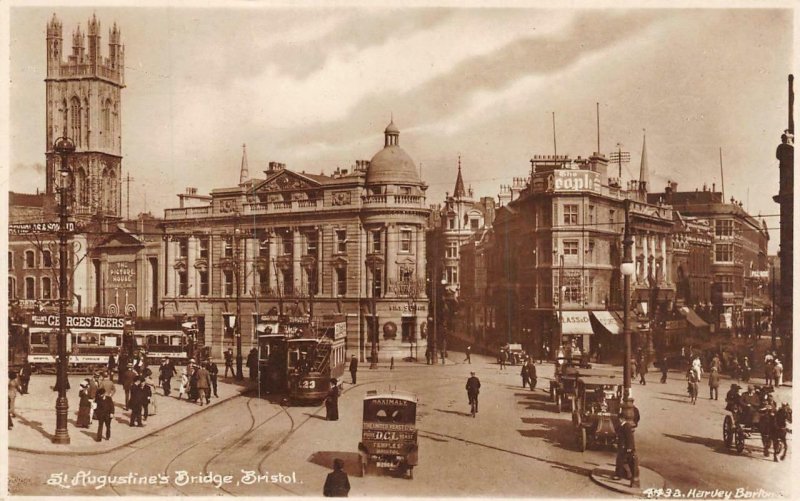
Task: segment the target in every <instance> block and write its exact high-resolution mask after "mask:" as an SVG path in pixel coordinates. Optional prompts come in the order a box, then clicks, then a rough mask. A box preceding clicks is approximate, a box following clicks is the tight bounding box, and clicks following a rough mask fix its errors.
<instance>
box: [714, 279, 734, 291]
mask: <svg viewBox="0 0 800 501" xmlns="http://www.w3.org/2000/svg"><path fill="white" fill-rule="evenodd" d="M716 282H717V283H718V284H719V285H720V288H719V289H720V291H721V292H733V275H717V276H716Z"/></svg>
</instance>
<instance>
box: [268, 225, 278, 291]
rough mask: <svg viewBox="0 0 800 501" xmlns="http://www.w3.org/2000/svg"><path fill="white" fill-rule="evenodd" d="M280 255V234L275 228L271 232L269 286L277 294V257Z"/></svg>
mask: <svg viewBox="0 0 800 501" xmlns="http://www.w3.org/2000/svg"><path fill="white" fill-rule="evenodd" d="M276 257H278V234H277V233H276V232H275V231H274V230H273V231H271V232H270V234H269V263H268V266H269V270H268V272H267V273H268V277H269V288H270V289H271V290H272V291H273V292H274V293H275V294H277V288H278V270H277V268H276V265H275V258H276Z"/></svg>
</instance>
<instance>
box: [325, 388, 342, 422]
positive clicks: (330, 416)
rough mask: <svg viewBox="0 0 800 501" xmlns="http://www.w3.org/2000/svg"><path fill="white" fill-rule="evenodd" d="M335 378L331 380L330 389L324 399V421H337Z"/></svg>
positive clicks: (337, 406)
mask: <svg viewBox="0 0 800 501" xmlns="http://www.w3.org/2000/svg"><path fill="white" fill-rule="evenodd" d="M337 383H338V382H337V381H336V378H333V379H331V387H330V389H329V390H328V396H327V397H325V420H327V421H338V420H339V386H338V384H337Z"/></svg>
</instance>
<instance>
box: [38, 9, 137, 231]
mask: <svg viewBox="0 0 800 501" xmlns="http://www.w3.org/2000/svg"><path fill="white" fill-rule="evenodd" d="M108 37H109V42H108V49H109V53H108V57H103V55H102V54H101V49H100V47H101V46H100V38H101V37H100V23H99V22H98V21H97V19H96V17H95V16H92V18H91V19H90V20H89V22H88V27H87V32H86V33H84V32H83V31H82V30H81V28H80V25H79V26H78V28H77V29H76V30H75V31H74V32H73V33H72V53H71V54H69V55H67V57H66V60H65V59H64V57H63V52H64V44H63V43H62V40H63V39H62V31H61V22H60V21H59V20H58V19H57V18H56V16H55V14H54V15H53V18H52V20H50V22H49V23H48V24H47V78H46V79H45V82H46V89H47V90H46V93H47V97H46V99H47V128H46V145H47V153H46V158H47V183H46V192H47V193H48V194H52V193H55V191H56V187H57V186H56V185H57V183H58V170H59V167H60V161H61V160H60V157H59V156H58V155H57V154H56V153H55V152H54V151H53V144H54V143H55V141H56V139H58V138H59V137H62V136H66V137H68V138H70V139H71V140H72V141H73V143H75V154H74V155H72V158H71V160H70V168H71V170H72V173H73V183H74V198H73V208H72V210H73V214H75V215H76V216H78V217H80V216H90V215H100V216H104V217H120V216H121V205H122V204H121V191H122V190H121V189H120V188H121V184H122V128H121V123H122V122H121V113H122V102H121V91H122V89H123V88H124V87H125V84H124V74H125V73H124V65H125V48H124V46H123V45H122V44H121V43H120V30H119V29H118V28H117V25H116V23H114V26H113V27H112V28H111V29H110V30H109V33H108Z"/></svg>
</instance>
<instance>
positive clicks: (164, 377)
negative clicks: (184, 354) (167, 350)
mask: <svg viewBox="0 0 800 501" xmlns="http://www.w3.org/2000/svg"><path fill="white" fill-rule="evenodd" d="M174 375H175V367H173V366H172V364H170V363H169V360H167V359H166V358H165V359H163V360H162V361H161V366H160V367H159V368H158V382H159V383H160V385H161V388H162V389H163V390H164V396H165V397H168V396H169V394H170V392H171V391H172V376H174Z"/></svg>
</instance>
